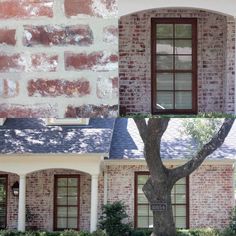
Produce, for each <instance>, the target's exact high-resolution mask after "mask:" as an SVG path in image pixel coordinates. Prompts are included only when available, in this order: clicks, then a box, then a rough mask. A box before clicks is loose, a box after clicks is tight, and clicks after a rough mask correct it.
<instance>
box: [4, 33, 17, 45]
mask: <svg viewBox="0 0 236 236" xmlns="http://www.w3.org/2000/svg"><path fill="white" fill-rule="evenodd" d="M15 34H16V30H15V29H0V44H6V45H13V46H14V45H15V44H16V39H15Z"/></svg>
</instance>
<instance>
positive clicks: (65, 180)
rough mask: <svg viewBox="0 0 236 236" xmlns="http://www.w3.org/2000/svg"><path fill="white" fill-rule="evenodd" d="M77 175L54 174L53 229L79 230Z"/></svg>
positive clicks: (78, 181)
mask: <svg viewBox="0 0 236 236" xmlns="http://www.w3.org/2000/svg"><path fill="white" fill-rule="evenodd" d="M79 186H80V178H79V176H78V175H70V176H55V199H54V230H64V229H75V230H79Z"/></svg>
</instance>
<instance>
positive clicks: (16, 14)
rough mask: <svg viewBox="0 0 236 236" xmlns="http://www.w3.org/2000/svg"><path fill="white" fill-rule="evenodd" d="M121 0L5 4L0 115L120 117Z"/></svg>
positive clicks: (0, 14)
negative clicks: (119, 3)
mask: <svg viewBox="0 0 236 236" xmlns="http://www.w3.org/2000/svg"><path fill="white" fill-rule="evenodd" d="M117 21H118V20H117V2H116V0H111V1H107V0H106V1H101V0H90V1H86V0H73V1H71V0H56V1H53V0H47V1H44V0H39V1H36V2H35V1H31V0H22V1H17V0H7V1H1V2H0V24H1V27H0V75H1V81H0V100H1V103H0V117H45V118H47V117H60V118H62V117H78V116H80V117H91V116H116V115H117V110H118V72H117V69H118V55H117V54H118V53H117V51H118V46H117V45H118V40H117V39H118V37H117V34H118V26H117V24H118V22H117Z"/></svg>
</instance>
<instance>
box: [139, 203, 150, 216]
mask: <svg viewBox="0 0 236 236" xmlns="http://www.w3.org/2000/svg"><path fill="white" fill-rule="evenodd" d="M148 208H149V205H139V206H138V216H148Z"/></svg>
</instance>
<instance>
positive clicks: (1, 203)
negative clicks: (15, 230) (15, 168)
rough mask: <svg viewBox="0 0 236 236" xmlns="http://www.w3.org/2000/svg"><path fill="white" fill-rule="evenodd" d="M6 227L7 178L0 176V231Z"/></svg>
mask: <svg viewBox="0 0 236 236" xmlns="http://www.w3.org/2000/svg"><path fill="white" fill-rule="evenodd" d="M6 227H7V176H6V175H0V229H5V228H6Z"/></svg>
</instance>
